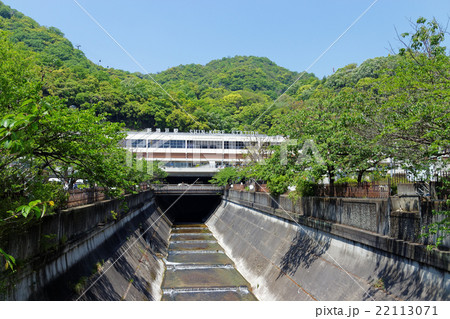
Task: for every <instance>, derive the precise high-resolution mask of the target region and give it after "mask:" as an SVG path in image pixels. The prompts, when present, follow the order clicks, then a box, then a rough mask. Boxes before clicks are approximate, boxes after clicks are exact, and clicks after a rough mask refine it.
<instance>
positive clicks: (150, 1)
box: [2, 0, 450, 77]
mask: <svg viewBox="0 0 450 319" xmlns="http://www.w3.org/2000/svg"><path fill="white" fill-rule="evenodd" d="M2 1H3V2H4V3H5V4H7V5H9V6H11V7H12V8H15V9H17V10H19V11H21V12H23V13H25V14H26V15H28V16H30V17H32V18H33V19H35V20H36V21H37V22H38V23H40V24H42V25H46V26H55V27H57V28H59V29H61V31H63V32H64V33H65V35H66V37H67V38H68V39H69V40H70V41H72V43H73V44H79V45H81V50H83V52H84V53H85V54H86V56H87V57H88V58H89V59H91V60H92V61H94V62H98V61H99V60H101V61H102V62H101V63H100V64H101V65H103V66H105V67H106V66H110V67H114V68H119V69H124V70H128V71H132V72H133V71H139V72H144V71H143V70H142V69H141V68H139V66H137V65H136V64H135V62H133V61H132V60H131V59H130V58H129V57H128V56H127V55H126V54H125V53H124V52H123V51H122V50H121V49H120V48H119V47H118V46H117V45H116V44H115V43H114V42H113V41H112V40H111V39H110V38H109V37H108V36H107V35H106V34H105V33H104V32H103V31H102V30H101V29H100V28H99V27H98V26H97V25H96V24H95V23H94V22H92V20H90V18H89V17H88V16H87V15H86V14H85V13H84V12H83V11H82V10H81V9H80V8H79V7H78V6H77V5H76V3H75V2H74V1H73V0H40V1H36V0H2ZM77 1H78V2H79V3H80V4H81V5H82V6H83V7H85V8H86V10H87V11H89V13H90V14H91V15H92V16H93V17H94V18H95V19H96V20H98V21H99V23H100V24H101V25H102V26H103V27H104V28H105V29H106V30H108V32H110V34H111V35H112V36H114V37H115V38H116V40H117V41H118V42H119V43H120V44H121V45H122V46H123V47H124V48H125V49H126V50H127V51H128V52H129V53H130V54H131V55H132V56H133V57H134V58H135V59H136V60H137V61H138V62H139V63H140V64H141V65H142V66H143V67H144V69H145V70H146V71H148V72H150V73H156V72H160V71H163V70H165V69H167V68H169V67H173V66H177V65H180V64H189V63H199V64H206V63H208V62H209V61H211V60H214V59H220V58H222V57H228V56H229V57H232V56H235V55H255V56H265V57H268V58H269V59H271V60H272V61H274V62H275V63H277V64H278V65H280V66H283V67H286V68H288V69H290V70H293V71H299V72H300V71H303V70H305V69H307V68H308V67H309V66H310V65H311V64H312V63H313V62H314V61H315V60H316V59H317V58H318V57H319V56H320V55H321V54H322V53H323V52H324V51H325V50H326V49H327V48H328V47H329V46H330V45H331V44H332V43H333V41H335V40H336V39H337V38H338V37H339V35H341V33H342V32H344V30H346V29H347V27H348V26H350V25H351V24H352V23H353V22H354V21H355V19H356V18H357V17H358V16H360V15H361V13H363V12H364V10H366V9H367V8H368V7H369V6H370V5H371V4H372V3H373V2H374V0H319V1H312V0H308V1H301V0H298V1H286V0H277V1H266V0H259V1H246V0H238V1H235V0H226V1H212V0H184V1H183V0H164V1H163V0H127V1H118V0H89V1H88V0H77ZM419 16H424V17H426V18H432V17H435V18H436V19H437V20H438V21H441V22H443V23H447V20H448V17H449V16H450V1H448V0H426V1H425V0H379V1H377V2H376V3H375V5H374V6H373V7H372V8H371V9H370V10H369V11H368V12H367V13H366V14H365V15H364V16H363V17H362V18H361V19H360V20H359V21H358V22H357V23H356V24H355V25H354V26H353V27H352V28H351V29H350V30H349V31H348V32H347V33H346V34H345V35H344V36H343V37H342V38H341V39H340V40H339V41H338V42H337V43H336V44H335V45H334V46H333V47H332V48H331V49H330V50H329V51H328V52H327V53H326V54H325V55H324V56H323V57H322V58H321V59H320V60H319V61H318V62H317V63H316V64H315V65H314V66H313V67H312V68H311V69H310V70H309V72H313V73H315V74H316V75H317V76H319V77H322V76H326V75H330V74H332V72H333V68H334V69H335V70H336V69H338V68H340V67H343V66H345V65H347V64H349V63H358V64H360V63H362V62H363V61H364V60H366V59H368V58H373V57H377V56H385V55H387V54H389V47H390V45H392V46H393V47H394V48H398V47H399V46H400V44H399V43H398V41H397V40H396V33H395V29H394V28H397V30H398V31H399V33H402V32H405V31H410V30H411V28H410V26H409V21H408V19H413V20H416V19H417V17H419Z"/></svg>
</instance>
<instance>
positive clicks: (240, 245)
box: [207, 191, 450, 300]
mask: <svg viewBox="0 0 450 319" xmlns="http://www.w3.org/2000/svg"><path fill="white" fill-rule="evenodd" d="M227 195H228V197H225V199H224V201H223V203H222V204H221V206H220V207H219V208H218V210H217V211H216V212H215V214H214V215H213V216H211V218H210V219H209V221H208V223H207V224H208V226H209V227H210V229H211V230H212V231H213V233H214V235H215V236H216V238H217V239H218V240H219V242H220V244H221V245H222V246H223V247H224V248H225V250H226V251H227V254H229V256H230V257H231V258H232V259H233V261H234V262H235V263H236V266H237V268H238V270H239V271H240V272H241V273H242V274H243V275H244V277H245V278H246V279H247V280H248V281H249V282H250V283H251V284H252V288H253V291H254V293H255V295H256V296H257V297H258V299H260V300H372V299H374V300H448V298H449V297H450V296H449V292H450V280H449V279H450V277H449V270H450V268H449V260H450V258H449V257H450V256H449V253H448V252H438V251H432V252H428V251H427V250H426V249H425V247H424V246H423V245H419V244H417V243H411V242H406V241H404V240H399V239H396V238H392V237H390V236H388V235H385V234H384V233H385V232H387V230H386V229H385V228H383V227H380V225H386V223H388V221H389V220H390V216H389V214H383V207H386V206H387V203H383V202H378V200H375V202H374V203H373V202H371V204H372V205H373V206H370V205H369V206H366V205H357V204H359V201H354V200H352V201H349V202H347V203H353V204H348V205H349V206H348V207H349V208H348V209H349V210H350V211H349V210H342V211H340V212H339V211H338V210H336V209H335V208H333V207H336V205H342V203H343V202H342V201H341V202H340V204H337V203H338V202H339V201H328V203H329V204H328V205H329V206H330V207H331V208H329V207H327V205H326V203H327V201H326V200H323V201H322V202H321V203H320V200H319V199H311V200H309V201H308V200H304V201H303V202H302V205H298V204H293V203H292V202H291V203H290V204H289V202H288V199H286V198H280V202H279V203H280V206H281V205H283V208H284V210H283V209H280V208H274V207H273V206H274V205H273V200H270V199H268V198H267V197H268V196H267V195H266V194H258V193H253V194H251V195H248V194H244V192H234V191H231V192H229V193H228V194H227ZM282 201H284V202H282ZM371 201H372V200H371ZM277 202H278V200H277ZM345 202H346V201H344V203H345ZM361 204H365V203H361ZM289 205H290V206H289ZM358 206H359V207H358ZM355 207H356V209H354V208H355ZM362 207H366V209H368V211H369V212H367V211H364V209H363V208H362ZM287 208H289V209H290V210H289V211H288V210H287ZM319 208H320V209H323V210H324V211H325V212H323V213H321V214H322V215H320V216H321V217H322V216H326V218H329V219H328V220H325V219H319V218H318V215H317V214H318V213H319V211H318V210H319ZM333 209H334V210H333ZM343 213H344V215H345V214H347V213H348V214H349V219H345V218H343V217H345V216H343ZM354 213H355V214H357V213H360V214H361V216H364V218H368V219H371V220H372V221H369V222H367V221H364V220H363V219H364V218H361V221H356V222H354V221H352V220H351V216H352V214H354ZM339 218H340V219H339ZM355 219H356V218H355ZM345 220H347V223H349V224H350V225H346V224H341V223H338V221H345ZM352 223H353V224H352ZM355 223H359V224H357V225H362V224H364V225H365V226H364V228H369V229H370V230H366V229H360V228H356V227H355ZM361 223H362V224H361ZM374 230H375V231H374Z"/></svg>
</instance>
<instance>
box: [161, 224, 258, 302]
mask: <svg viewBox="0 0 450 319" xmlns="http://www.w3.org/2000/svg"><path fill="white" fill-rule="evenodd" d="M165 263H166V272H165V275H164V280H163V283H162V291H163V295H162V298H161V300H165V301H182V300H199V301H209V300H216V301H218V300H232V301H238V300H257V299H256V298H255V296H254V295H253V294H252V293H251V291H250V290H251V289H250V284H249V283H248V282H247V281H246V280H245V279H244V277H242V275H241V274H240V273H239V272H238V271H237V270H236V268H235V267H234V264H233V262H232V261H231V259H230V258H228V257H227V255H226V254H225V252H224V250H223V248H222V247H221V246H220V245H219V244H218V243H217V240H216V239H215V238H214V236H213V234H212V233H211V232H210V230H209V229H208V227H207V226H206V225H204V224H192V225H190V224H186V225H176V226H174V227H173V229H172V233H171V237H170V245H169V253H168V256H167V259H166V260H165Z"/></svg>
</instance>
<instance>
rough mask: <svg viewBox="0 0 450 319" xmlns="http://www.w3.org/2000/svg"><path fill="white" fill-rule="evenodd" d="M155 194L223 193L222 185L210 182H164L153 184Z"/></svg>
mask: <svg viewBox="0 0 450 319" xmlns="http://www.w3.org/2000/svg"><path fill="white" fill-rule="evenodd" d="M152 188H153V192H154V194H155V195H223V192H224V189H225V188H224V187H222V186H215V185H210V184H200V185H196V184H191V185H189V184H185V183H180V184H164V185H153V187H152Z"/></svg>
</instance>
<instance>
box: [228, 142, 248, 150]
mask: <svg viewBox="0 0 450 319" xmlns="http://www.w3.org/2000/svg"><path fill="white" fill-rule="evenodd" d="M224 146H225V149H227V150H241V149H244V148H245V145H244V142H242V141H236V142H235V141H231V142H230V141H225V145H224Z"/></svg>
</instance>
